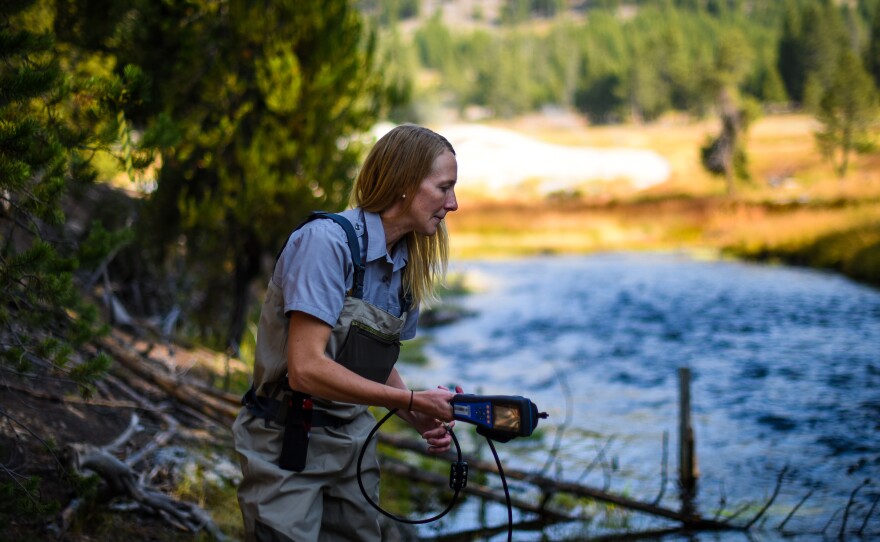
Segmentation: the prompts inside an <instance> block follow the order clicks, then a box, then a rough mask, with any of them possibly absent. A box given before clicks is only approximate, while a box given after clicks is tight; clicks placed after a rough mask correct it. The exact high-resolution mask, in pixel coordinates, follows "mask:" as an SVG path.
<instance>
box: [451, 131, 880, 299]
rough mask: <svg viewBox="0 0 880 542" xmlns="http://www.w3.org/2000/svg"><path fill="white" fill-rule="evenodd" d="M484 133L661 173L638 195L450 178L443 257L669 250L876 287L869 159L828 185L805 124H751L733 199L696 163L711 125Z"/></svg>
mask: <svg viewBox="0 0 880 542" xmlns="http://www.w3.org/2000/svg"><path fill="white" fill-rule="evenodd" d="M490 124H491V125H492V126H497V127H502V128H506V129H511V130H515V131H517V132H521V133H523V134H528V135H530V136H531V137H534V138H538V139H540V140H542V141H546V142H550V143H555V144H559V145H571V146H585V147H594V148H605V147H607V148H612V147H613V148H622V147H626V148H639V149H650V150H653V151H655V152H657V153H658V154H660V155H661V156H663V157H664V158H665V159H666V160H667V161H668V162H669V164H670V167H671V174H670V175H669V177H668V179H667V180H666V181H665V182H663V183H660V184H656V185H654V186H652V187H650V188H647V189H644V190H635V189H632V188H631V187H629V186H628V183H626V181H625V180H620V181H618V182H601V183H600V182H597V183H595V185H593V186H588V187H583V186H581V187H579V188H578V189H577V190H570V191H560V192H558V193H554V194H549V195H545V196H543V197H535V196H534V195H533V194H529V193H528V191H527V190H525V189H524V190H523V191H522V197H511V196H509V195H506V196H505V197H502V198H499V197H498V195H497V194H492V193H487V192H486V191H485V190H481V189H479V188H474V189H470V188H468V186H467V182H466V175H467V172H466V171H461V172H460V173H459V175H460V177H461V179H462V182H461V186H460V188H459V193H460V196H459V200H460V208H459V210H458V211H457V212H456V213H455V214H454V215H452V216H451V217H450V219H449V223H448V224H449V226H448V227H449V230H450V234H451V235H452V239H453V241H452V258H463V259H468V258H498V257H505V256H522V255H531V254H547V253H589V252H596V251H616V250H664V251H668V250H676V251H689V252H694V253H699V254H702V255H705V256H707V257H713V256H715V257H721V256H727V257H739V258H746V259H757V260H764V261H779V262H784V263H790V264H797V265H807V266H812V267H818V268H825V269H830V270H834V271H838V272H842V273H844V274H846V275H848V276H850V277H853V278H855V279H858V280H860V281H863V282H868V283H871V284H875V285H876V284H880V155H878V154H876V153H874V154H865V155H854V156H853V159H852V165H851V167H850V169H849V172H848V173H847V175H846V176H845V177H843V178H839V177H838V176H837V175H836V174H835V172H834V170H833V168H832V166H831V164H830V162H829V161H828V160H826V159H825V157H823V156H822V155H821V153H820V152H819V151H818V149H817V147H816V145H815V140H814V135H813V131H814V129H815V121H814V120H813V119H812V117H809V116H806V115H797V114H785V115H769V116H765V117H763V118H761V119H759V120H758V121H756V122H755V123H754V125H753V126H752V127H751V129H750V131H749V133H748V135H747V153H748V158H749V172H750V179H748V180H744V181H740V182H739V184H738V187H737V190H736V192H735V193H734V194H732V195H729V194H727V193H726V191H725V186H724V181H723V179H722V178H719V177H715V176H712V175H711V174H709V173H708V172H706V171H705V170H704V169H703V167H702V165H701V164H700V160H699V152H700V146H701V145H702V144H703V143H704V142H705V140H706V138H707V137H710V136H712V135H714V134H715V133H716V132H717V131H718V121H717V120H704V121H693V120H690V119H688V118H685V117H680V116H669V117H665V118H663V119H662V120H660V121H658V122H655V123H652V124H650V125H616V126H588V125H587V124H586V123H583V122H577V121H573V120H572V119H571V118H567V119H565V120H560V119H558V118H556V119H554V118H553V117H547V116H538V115H535V116H526V117H521V118H517V119H515V120H509V121H496V122H492V123H490Z"/></svg>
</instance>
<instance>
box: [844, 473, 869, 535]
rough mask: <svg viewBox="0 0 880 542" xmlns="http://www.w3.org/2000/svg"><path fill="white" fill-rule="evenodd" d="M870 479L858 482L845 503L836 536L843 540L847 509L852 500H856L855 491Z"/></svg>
mask: <svg viewBox="0 0 880 542" xmlns="http://www.w3.org/2000/svg"><path fill="white" fill-rule="evenodd" d="M870 483H871V480H864V481H863V482H862V483H861V484H859V485H858V486H857V487H856V488H855V489H854V490H853V492H852V493H851V494H850V496H849V501H847V503H846V508H844V510H843V521H841V522H840V532H838V533H837V538H838V539H840V540H843V537H844V534H846V521H847V520H848V519H849V509H850V508H851V507H852V505H853V502H854V501H855V500H856V493H858V492H859V490H860V489H862V488H863V487H865V486H866V485H868V484H870Z"/></svg>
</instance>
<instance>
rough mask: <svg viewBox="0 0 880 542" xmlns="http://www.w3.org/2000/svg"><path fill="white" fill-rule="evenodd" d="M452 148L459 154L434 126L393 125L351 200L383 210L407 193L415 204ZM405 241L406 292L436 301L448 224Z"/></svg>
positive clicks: (368, 162)
mask: <svg viewBox="0 0 880 542" xmlns="http://www.w3.org/2000/svg"><path fill="white" fill-rule="evenodd" d="M446 151H448V152H451V153H452V154H453V155H454V154H455V150H454V149H453V148H452V145H451V144H450V143H449V141H447V140H446V138H445V137H443V136H441V135H440V134H438V133H436V132H434V131H432V130H429V129H428V128H424V127H422V126H417V125H415V124H402V125H400V126H397V127H395V128H393V129H392V130H391V131H389V132H388V133H387V134H385V135H384V136H382V137H381V138H380V139H379V141H377V142H376V144H375V145H374V146H373V148H372V149H370V152H369V154H368V155H367V158H366V160H364V164H363V166H362V167H361V170H360V172H358V176H357V179H356V180H355V183H354V188H353V189H352V193H351V198H350V199H351V204H352V205H355V206H357V207H360V208H362V209H363V210H365V211H369V212H372V213H381V212H383V211H385V210H387V209H388V208H389V207H391V206H392V205H394V204H395V203H396V202H398V201H399V200H400V196H401V195H406V196H407V198H406V200H405V201H406V204H405V205H406V208H409V206H410V205H412V200H413V196H415V194H416V192H417V191H418V189H419V186H420V185H421V182H422V180H424V178H425V177H427V176H428V175H429V174H430V173H431V168H432V167H433V166H434V160H435V159H436V158H437V157H438V156H440V155H441V154H443V153H444V152H446ZM405 239H406V245H407V248H408V249H409V261H408V263H407V266H406V269H405V270H404V274H403V288H404V292H405V293H406V294H409V295H410V296H411V297H412V301H413V305H415V304H416V303H419V302H430V301H433V300H435V299H436V293H435V289H434V287H435V284H436V282H437V279H439V280H443V279H444V278H445V276H446V266H447V263H448V261H449V235H448V234H447V232H446V224H445V223H443V222H441V223H440V225H439V226H438V228H437V232H436V233H435V234H434V235H432V236H427V235H420V234H417V233H415V232H410V233H408V234H407V235H406V236H405Z"/></svg>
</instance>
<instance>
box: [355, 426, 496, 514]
mask: <svg viewBox="0 0 880 542" xmlns="http://www.w3.org/2000/svg"><path fill="white" fill-rule="evenodd" d="M395 412H397V409H396V408H395V409H393V410H391V411H390V412H388V414H386V415H385V417H384V418H382V419H381V420H379V423H377V424H376V425H375V427H373V430H372V431H370V434H369V435H367V440H365V441H364V445H363V447H362V448H361V453H360V454H359V455H358V462H357V481H358V486H359V487H360V488H361V493H363V494H364V498H365V499H367V502H368V503H370V505H371V506H372V507H373V508H375V509H376V510H378V511H379V512H381V513H382V514H384V515H385V516H387V517H389V518H391V519H393V520H395V521H399V522H401V523H409V524H410V525H421V524H424V523H431V522H432V521H437V520H438V519H440V518H442V517H443V516H445V515H446V514H448V513H449V511H450V510H452V507H453V506H455V502H456V501H457V500H458V494H459V492H460V491H461V488H462V487H464V485H456V486H455V487H454V488H453V489H454V491H455V493H454V494H453V495H452V500H450V501H449V505H448V506H447V507H446V509H445V510H443V511H442V512H440V513H439V514H437V515H436V516H434V517H430V518H426V519H407V518H402V517H400V516H395V515H394V514H392V513H391V512H388V511H387V510H385V509H383V508H382V507H381V506H379V505H378V504H377V503H376V502H374V501H373V499H371V498H370V496H369V495H368V494H367V490H366V488H365V487H364V482H363V480H361V463H363V460H364V455H365V454H366V452H367V445H368V444H369V443H370V440H371V439H372V438H373V435H375V434H376V432H377V431H378V430H379V428H380V427H382V424H384V423H385V422H386V421H387V420H388V418H390V417H391V416H393V415H394V413H395ZM448 431H449V434H450V436H452V442H453V443H454V444H455V450H456V452H457V453H458V464H461V463H462V460H461V446H459V444H458V438H456V436H455V433H454V432H453V431H452V428H449V429H448ZM495 457H496V458H497V457H498V456H495Z"/></svg>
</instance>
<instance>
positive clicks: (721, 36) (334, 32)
mask: <svg viewBox="0 0 880 542" xmlns="http://www.w3.org/2000/svg"><path fill="white" fill-rule="evenodd" d="M450 6H457V7H458V8H459V9H458V10H452V9H450ZM451 12H454V13H453V15H450V13H451ZM878 91H880V0H849V1H843V0H841V1H835V0H781V1H778V2H777V1H762V0H641V1H635V0H634V1H627V0H594V1H591V0H503V1H495V2H490V1H486V2H479V1H473V2H466V1H459V2H441V1H437V2H430V1H419V0H358V1H355V0H324V1H318V0H308V1H301V0H274V1H267V2H243V1H236V0H232V1H229V0H167V1H162V2H156V1H154V0H126V1H119V0H104V1H96V0H10V1H4V2H3V3H2V4H0V201H2V206H0V242H2V251H0V275H2V276H3V289H2V292H0V297H2V300H0V343H2V351H0V375H2V376H0V383H2V387H0V397H2V400H0V422H2V424H3V425H5V426H7V427H14V429H12V430H10V431H5V432H3V433H0V467H2V468H0V495H2V496H3V497H2V499H0V517H2V518H3V520H2V523H4V524H8V523H7V522H8V521H10V518H17V519H16V522H17V523H16V525H17V527H16V529H17V530H16V531H15V532H16V533H19V534H21V533H27V534H28V535H29V536H31V535H32V536H36V537H39V535H38V534H35V533H39V532H41V531H40V529H42V528H44V526H45V524H46V521H45V517H46V516H47V515H51V514H55V513H56V512H57V511H58V509H59V507H64V506H66V503H67V501H68V500H69V499H67V497H66V496H67V495H70V494H77V495H83V496H86V498H92V499H94V498H96V496H95V491H94V485H93V484H94V482H89V481H87V480H84V479H80V478H76V477H69V476H63V475H59V474H58V473H57V472H56V471H55V470H54V469H51V468H47V467H46V466H45V465H38V466H37V467H34V465H33V464H32V463H30V462H28V461H24V462H22V461H20V457H19V456H20V454H21V453H22V450H31V449H39V450H41V452H40V454H39V456H40V457H43V458H45V457H47V454H49V455H54V454H55V453H56V451H57V447H58V444H59V443H58V442H56V441H54V440H53V438H54V437H53V435H52V434H51V428H48V427H43V426H41V425H39V423H40V422H38V421H33V422H32V423H31V424H27V423H24V422H23V421H22V420H21V419H19V418H17V417H16V415H14V413H13V410H11V409H12V407H11V406H10V405H11V403H12V402H14V401H13V395H14V394H17V393H19V392H15V391H13V390H16V389H19V388H31V389H38V390H39V389H44V388H45V389H52V390H57V391H58V392H59V393H62V391H63V392H64V393H67V392H69V391H70V390H68V389H66V388H64V386H68V385H69V386H71V389H74V390H75V392H76V394H77V395H78V396H80V397H82V398H85V399H88V398H94V397H96V396H100V395H101V394H102V393H104V390H105V388H106V386H107V384H106V378H107V377H108V375H112V373H113V371H114V367H115V366H117V365H119V357H120V356H122V355H123V354H120V353H118V352H116V353H114V352H115V351H114V350H113V348H112V347H111V346H109V344H108V342H107V341H108V337H112V336H113V333H114V332H115V330H119V329H124V330H126V332H127V333H133V334H134V335H135V336H137V337H139V338H140V339H144V338H145V337H146V338H149V340H148V341H147V342H149V343H156V344H171V343H176V344H179V345H184V346H185V347H192V348H200V349H201V348H204V349H205V351H208V352H212V353H214V354H216V355H217V356H218V358H223V359H225V360H226V375H225V378H226V381H225V382H222V387H223V388H224V389H223V391H224V392H234V393H240V391H243V389H244V386H246V382H232V383H231V384H230V382H229V378H230V372H229V363H230V360H233V361H232V362H231V363H232V364H233V365H235V364H236V363H242V362H243V363H245V364H246V362H247V359H248V356H249V355H252V352H251V351H252V342H253V336H252V330H253V329H254V321H255V319H256V317H257V311H258V310H259V300H260V299H261V297H262V293H263V288H264V283H265V280H266V277H267V276H268V273H269V272H270V270H271V265H272V262H273V258H274V256H275V254H276V252H277V250H278V247H279V246H280V245H281V243H282V242H283V241H284V239H285V238H286V237H287V235H288V234H289V233H290V230H291V229H292V228H293V227H294V226H295V225H296V224H298V223H299V222H300V221H301V220H302V219H303V218H304V217H305V216H306V215H307V214H308V213H309V212H310V211H313V210H316V209H323V210H339V209H342V208H344V207H345V206H346V205H347V203H348V197H349V190H350V187H351V184H352V181H353V179H354V176H355V174H356V172H357V169H358V166H359V164H360V160H361V159H362V158H363V156H364V153H365V151H366V150H367V149H368V148H369V147H370V145H371V144H372V142H373V136H372V135H371V134H372V133H371V130H372V129H373V127H374V126H375V125H376V124H377V123H379V122H382V121H388V122H392V123H404V122H414V123H420V124H426V125H430V124H432V123H435V122H437V121H438V119H440V118H447V117H449V116H452V117H454V118H456V119H460V120H462V121H468V122H480V121H503V120H505V119H514V118H517V117H520V116H522V115H528V114H540V113H541V112H546V111H548V110H564V111H568V112H571V113H573V114H575V115H577V116H578V117H579V118H582V119H583V121H584V122H585V123H587V124H588V125H589V126H597V127H601V126H618V125H621V126H635V127H642V126H644V127H648V126H651V125H652V124H653V123H657V122H658V121H661V120H662V119H666V118H669V117H670V116H680V117H685V118H688V119H693V120H695V121H696V120H700V119H718V121H719V126H720V129H719V130H718V131H717V132H716V133H715V134H714V135H713V136H712V137H710V138H707V139H706V140H705V141H702V142H701V148H700V149H699V151H698V152H699V154H700V156H701V158H702V167H704V168H705V169H706V170H707V171H708V172H710V173H711V174H712V175H714V176H715V178H717V179H718V184H717V189H716V187H713V188H712V193H711V196H712V197H713V198H715V197H719V198H726V199H724V201H725V202H726V203H725V204H730V202H737V201H739V200H737V198H738V197H739V195H741V194H744V193H747V192H748V190H749V186H752V185H751V184H750V183H753V182H754V172H753V171H752V170H751V169H750V164H751V162H750V152H749V149H748V147H747V145H746V141H747V136H748V134H749V130H750V129H751V127H752V126H754V125H755V123H756V122H758V121H759V119H761V118H765V117H767V116H771V115H780V114H798V115H806V116H809V117H810V118H811V119H813V121H814V124H815V126H816V130H815V134H813V137H814V141H815V153H816V155H817V156H821V158H822V160H823V162H824V163H826V164H828V167H829V168H830V171H831V172H833V175H832V176H835V177H838V178H840V179H844V178H846V177H847V175H851V174H852V171H853V169H854V168H855V167H856V166H854V165H853V164H854V163H855V161H856V160H857V159H859V158H858V157H861V159H864V160H870V159H871V157H875V156H876V153H877V148H876V142H875V139H876V135H877V133H878V124H877V122H878V108H877V107H878ZM675 197H676V198H677V197H678V195H676V196H675ZM572 198H573V199H572ZM576 199H577V194H575V195H573V196H571V195H570V197H569V199H568V200H567V203H566V204H567V205H577V204H578V202H577V201H573V200H576ZM673 199H674V198H673ZM868 200H869V201H868V202H867V203H865V201H860V202H856V203H853V205H856V206H860V205H861V206H862V207H859V208H860V209H864V208H865V207H864V205H868V207H867V209H869V210H871V209H875V208H876V205H877V198H876V197H875V196H873V195H871V196H869V197H868ZM676 201H679V200H676ZM542 203H546V202H542ZM551 203H552V202H551ZM581 203H583V204H584V205H588V204H589V205H593V204H592V203H590V202H581ZM618 203H619V202H618ZM635 203H636V204H637V205H645V204H646V202H645V201H636V202H635ZM850 203H852V202H849V201H846V200H841V199H840V198H831V199H830V200H829V201H826V202H824V203H823V204H822V205H824V206H825V207H827V208H830V209H839V208H842V207H846V206H847V205H849V204H850ZM615 204H616V203H615ZM648 204H650V202H649V203H648ZM825 207H823V209H824V208H825ZM648 212H650V211H648ZM502 214H503V211H502ZM867 215H868V216H867V217H866V216H864V213H862V214H860V215H859V216H860V218H859V221H858V222H857V223H856V224H854V225H853V224H850V225H849V227H851V228H852V230H851V231H856V232H858V235H842V234H840V233H839V232H835V233H833V234H829V236H828V237H823V238H821V239H813V240H810V242H813V241H815V245H814V246H813V248H815V246H818V244H819V243H820V242H821V243H825V244H823V245H822V247H825V248H827V247H828V243H829V242H830V241H829V239H831V240H833V241H835V242H834V244H833V247H832V248H828V250H829V251H834V254H835V258H836V259H831V260H829V259H828V258H825V257H824V256H823V258H825V259H823V258H818V259H813V260H811V259H810V256H809V255H805V254H804V253H803V252H798V250H797V249H798V248H799V247H795V248H792V247H788V246H785V247H782V248H779V247H776V248H777V249H778V250H777V251H776V252H774V250H771V249H770V248H768V247H767V246H763V245H762V246H758V247H757V248H754V250H753V251H752V253H751V254H745V255H747V256H752V257H780V256H781V257H783V258H784V259H786V258H787V259H788V260H789V261H793V262H796V263H806V264H807V265H818V266H824V267H828V268H832V269H835V270H837V271H842V272H844V273H846V274H848V275H850V276H853V277H855V278H857V279H859V280H863V281H865V282H868V283H873V284H878V283H880V222H878V220H877V218H876V215H872V214H871V213H870V212H869V213H867ZM848 232H850V230H847V231H845V233H848ZM750 246H751V245H750ZM783 249H784V250H783ZM785 251H788V252H785ZM740 252H743V253H746V252H749V251H748V250H746V249H745V248H742V247H741V250H740ZM817 261H818V262H819V263H816V262H817ZM242 360H243V361H242ZM242 375H243V376H242ZM242 375H239V378H240V379H245V378H246V373H245V372H242ZM47 382H51V384H46V383H47ZM215 384H216V382H215ZM21 393H23V392H21ZM16 397H17V395H16ZM21 434H25V435H26V436H24V437H22V436H20V435H21ZM11 435H12V436H11ZM22 439H25V440H29V441H30V442H29V444H27V445H23V444H20V443H19V442H20V441H21V440H22ZM49 479H54V480H55V482H54V483H53V485H52V489H51V490H48V489H45V484H46V483H47V480H49ZM90 484H91V485H90ZM41 488H43V489H41ZM233 515H234V514H233ZM78 529H80V530H85V531H87V530H88V528H87V527H85V526H82V525H81V526H80V527H79V528H78Z"/></svg>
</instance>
